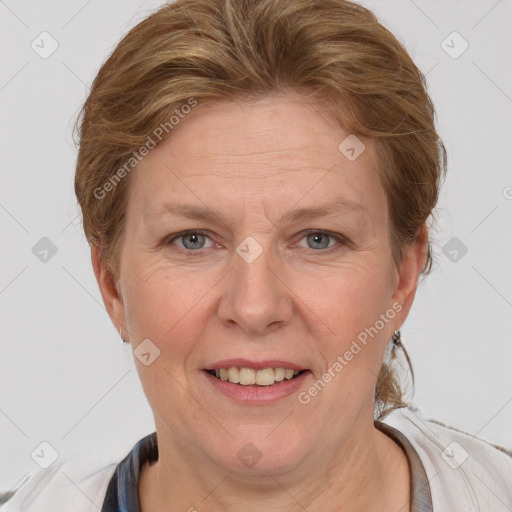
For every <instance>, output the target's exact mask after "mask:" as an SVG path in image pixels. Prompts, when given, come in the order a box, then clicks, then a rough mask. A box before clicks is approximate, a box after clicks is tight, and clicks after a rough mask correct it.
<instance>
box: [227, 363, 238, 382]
mask: <svg viewBox="0 0 512 512" xmlns="http://www.w3.org/2000/svg"><path fill="white" fill-rule="evenodd" d="M228 380H229V382H232V383H233V384H238V383H239V382H240V370H239V369H238V368H235V367H234V366H232V367H231V368H229V370H228Z"/></svg>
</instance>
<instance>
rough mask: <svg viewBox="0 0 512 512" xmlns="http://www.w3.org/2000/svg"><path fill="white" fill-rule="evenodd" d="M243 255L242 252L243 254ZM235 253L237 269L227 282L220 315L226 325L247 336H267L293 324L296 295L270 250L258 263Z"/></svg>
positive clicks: (232, 272)
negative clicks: (239, 330) (237, 328)
mask: <svg viewBox="0 0 512 512" xmlns="http://www.w3.org/2000/svg"><path fill="white" fill-rule="evenodd" d="M240 254H242V253H240ZM240 254H239V253H236V252H234V253H233V268H232V269H231V271H230V272H229V274H228V278H227V279H226V280H225V281H224V286H225V288H224V291H223V294H222V298H221V301H220V304H219V310H218V314H219V317H220V320H221V321H222V323H223V324H225V325H226V326H228V327H229V326H230V327H233V325H235V324H236V325H238V326H239V327H240V328H241V329H243V331H244V332H245V334H247V335H259V336H262V335H265V334H268V333H270V332H273V331H275V330H276V329H279V328H280V327H282V326H284V325H287V324H289V323H290V321H291V318H292V315H293V300H292V297H293V293H292V291H291V290H290V288H289V286H287V284H286V279H285V277H286V276H284V273H283V272H284V271H283V265H282V263H281V262H280V261H278V260H277V257H276V255H274V254H273V253H272V251H271V249H270V248H269V247H265V248H263V251H262V252H261V254H260V255H259V256H258V257H257V258H256V259H255V260H254V261H251V259H244V257H242V256H240Z"/></svg>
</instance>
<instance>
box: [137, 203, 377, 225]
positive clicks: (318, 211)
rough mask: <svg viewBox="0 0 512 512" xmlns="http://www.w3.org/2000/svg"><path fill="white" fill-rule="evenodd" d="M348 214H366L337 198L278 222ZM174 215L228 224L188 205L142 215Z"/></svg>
mask: <svg viewBox="0 0 512 512" xmlns="http://www.w3.org/2000/svg"><path fill="white" fill-rule="evenodd" d="M350 212H356V213H357V212H360V213H363V214H365V215H367V214H368V211H367V210H366V208H365V207H364V206H363V205H362V204H360V203H357V202H353V201H347V200H346V199H345V198H338V199H336V200H335V201H333V202H332V203H328V204H325V205H322V206H319V207H311V208H298V209H295V210H289V211H287V212H286V213H285V214H284V215H283V216H282V218H281V220H280V221H279V222H283V221H284V222H297V221H299V220H302V219H305V218H307V219H315V218H319V217H326V216H328V215H336V214H343V213H350ZM166 214H168V215H174V216H177V217H185V218H188V219H194V220H205V221H217V222H220V223H222V224H228V223H229V220H228V218H227V217H226V216H225V215H224V214H222V213H220V212H216V211H215V210H212V209H211V208H208V207H206V206H198V205H194V204H188V203H174V204H171V203H166V204H164V205H162V206H160V207H158V208H155V209H153V210H151V211H149V212H147V213H144V214H143V217H144V218H149V217H160V216H162V215H166Z"/></svg>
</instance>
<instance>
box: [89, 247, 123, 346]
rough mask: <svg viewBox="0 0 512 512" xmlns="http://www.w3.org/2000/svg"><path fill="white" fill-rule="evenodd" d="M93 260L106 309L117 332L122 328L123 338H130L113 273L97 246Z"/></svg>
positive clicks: (93, 248)
mask: <svg viewBox="0 0 512 512" xmlns="http://www.w3.org/2000/svg"><path fill="white" fill-rule="evenodd" d="M91 260H92V267H93V269H94V275H95V276H96V281H97V282H98V286H99V288H100V292H101V297H102V299H103V303H104V304H105V308H106V310H107V313H108V315H109V317H110V320H111V321H112V323H113V324H114V327H115V328H116V330H117V331H119V329H120V328H122V336H123V337H124V338H125V339H126V338H127V337H128V329H127V327H126V317H125V311H124V304H123V300H122V297H121V296H120V294H119V292H118V291H117V288H116V284H115V282H114V278H113V276H112V273H111V272H110V271H109V270H108V269H107V268H106V266H105V263H104V261H103V259H102V258H101V250H100V248H99V247H98V246H97V245H94V244H93V245H92V247H91Z"/></svg>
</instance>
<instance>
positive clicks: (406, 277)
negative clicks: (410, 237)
mask: <svg viewBox="0 0 512 512" xmlns="http://www.w3.org/2000/svg"><path fill="white" fill-rule="evenodd" d="M427 248H428V230H427V226H426V224H423V226H422V227H421V228H420V229H419V231H418V234H417V237H416V241H415V242H414V243H413V244H412V245H411V246H410V247H408V248H407V249H406V250H405V251H404V253H403V256H402V261H401V263H400V264H399V266H398V267H397V269H396V280H395V288H394V291H393V296H392V298H391V304H395V303H399V304H401V305H402V309H401V311H400V313H399V314H397V315H396V317H395V318H396V322H397V327H396V329H398V328H399V327H400V325H402V324H403V323H404V322H405V319H406V318H407V315H408V314H409V310H410V309H411V306H412V303H413V301H414V297H415V295H416V289H417V286H418V279H419V277H420V275H421V271H422V270H423V267H424V265H425V261H426V258H427Z"/></svg>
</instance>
